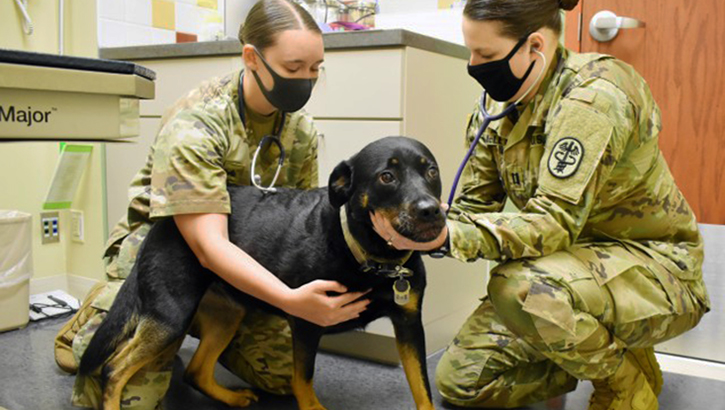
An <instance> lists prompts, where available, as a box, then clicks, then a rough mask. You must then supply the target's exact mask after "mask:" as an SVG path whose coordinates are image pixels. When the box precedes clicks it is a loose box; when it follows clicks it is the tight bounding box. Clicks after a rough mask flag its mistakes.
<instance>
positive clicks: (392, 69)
mask: <svg viewBox="0 0 725 410" xmlns="http://www.w3.org/2000/svg"><path fill="white" fill-rule="evenodd" d="M403 54H404V50H403V49H389V50H370V51H360V50H356V51H339V52H329V53H326V54H325V63H324V67H325V69H324V71H322V73H321V74H320V78H319V80H318V81H317V85H316V86H315V89H314V91H313V93H312V98H311V99H310V102H309V103H307V106H306V107H305V108H306V110H307V111H308V112H310V114H312V115H313V116H314V117H322V118H392V119H400V118H402V117H403V109H402V106H403V103H402V101H403V96H402V95H403V94H402V93H403Z"/></svg>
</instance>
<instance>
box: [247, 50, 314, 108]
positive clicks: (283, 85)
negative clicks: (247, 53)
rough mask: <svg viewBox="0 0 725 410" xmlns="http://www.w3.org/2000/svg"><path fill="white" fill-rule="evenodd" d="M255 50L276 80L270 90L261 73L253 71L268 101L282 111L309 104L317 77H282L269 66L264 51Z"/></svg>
mask: <svg viewBox="0 0 725 410" xmlns="http://www.w3.org/2000/svg"><path fill="white" fill-rule="evenodd" d="M254 51H255V52H256V53H257V55H258V56H259V58H260V59H261V60H262V63H264V66H265V67H267V71H269V74H270V75H271V76H272V79H273V80H274V88H272V89H271V90H268V89H266V88H265V87H264V84H263V83H262V80H261V79H260V78H259V74H257V72H256V71H252V74H254V79H255V80H257V85H258V86H259V89H260V90H262V94H264V97H265V98H267V101H269V103H270V104H272V105H274V106H275V107H276V108H277V109H278V110H280V111H282V112H295V111H299V110H300V109H302V107H304V106H305V104H307V101H309V99H310V96H311V95H312V89H313V88H314V87H315V83H316V82H317V79H316V78H286V77H282V76H280V75H279V74H277V72H276V71H274V70H273V69H272V67H270V66H269V63H267V60H265V59H264V57H262V53H260V52H259V51H258V50H257V49H256V48H255V49H254Z"/></svg>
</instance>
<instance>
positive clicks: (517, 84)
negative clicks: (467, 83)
mask: <svg viewBox="0 0 725 410" xmlns="http://www.w3.org/2000/svg"><path fill="white" fill-rule="evenodd" d="M529 36H530V34H529V35H526V36H524V37H523V38H522V39H521V40H519V42H518V43H517V44H516V46H514V49H513V50H511V52H510V53H509V54H508V55H507V56H506V57H504V58H503V59H501V60H496V61H491V62H488V63H484V64H479V65H470V64H469V65H468V75H470V76H471V77H473V78H474V79H475V80H476V81H478V83H479V84H481V85H482V86H483V88H484V89H485V90H486V93H487V94H488V95H489V96H490V97H491V98H493V99H494V100H496V101H499V102H505V101H509V100H510V99H512V98H513V97H514V96H515V95H516V93H518V92H519V90H520V89H521V86H522V85H523V84H524V82H525V81H526V79H527V78H529V75H530V74H531V70H533V69H534V64H536V61H532V62H531V65H530V66H529V69H528V71H526V74H525V75H524V77H523V78H521V79H519V78H516V76H515V75H514V73H513V71H511V65H510V64H509V61H510V60H511V58H512V57H513V56H514V54H516V52H517V51H519V49H520V48H521V46H523V45H524V44H525V43H526V40H528V39H529Z"/></svg>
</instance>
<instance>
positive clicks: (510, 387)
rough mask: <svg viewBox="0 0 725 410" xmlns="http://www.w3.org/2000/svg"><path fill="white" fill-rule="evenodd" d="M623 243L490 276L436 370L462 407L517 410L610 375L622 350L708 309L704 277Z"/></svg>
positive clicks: (518, 264) (519, 263) (523, 263)
mask: <svg viewBox="0 0 725 410" xmlns="http://www.w3.org/2000/svg"><path fill="white" fill-rule="evenodd" d="M642 248H643V247H641V246H635V245H630V244H624V243H612V244H596V245H593V244H590V245H578V246H574V247H572V248H569V249H568V250H565V251H560V252H556V253H554V254H552V255H548V256H545V257H542V258H538V259H524V260H516V261H511V262H507V263H504V264H502V265H499V266H497V267H496V268H495V269H493V270H492V272H491V279H490V281H489V284H488V296H487V297H485V298H483V299H482V303H481V305H480V306H479V307H478V308H477V309H476V311H474V312H473V314H472V315H471V316H470V317H469V318H468V320H467V321H466V323H465V324H464V325H463V327H462V328H461V330H460V331H459V333H458V335H457V336H456V337H455V339H454V340H453V342H452V343H451V344H450V345H449V346H448V348H447V350H446V352H445V353H444V355H443V357H442V359H441V361H440V362H439V364H438V368H437V370H436V384H437V387H438V390H439V391H440V393H441V395H442V396H443V397H444V398H445V399H446V400H447V401H448V402H451V403H453V404H456V405H459V406H464V407H493V408H510V407H520V406H524V405H528V404H531V403H535V402H539V401H543V400H546V399H549V398H553V397H556V396H559V395H561V394H564V393H567V392H569V391H572V390H574V388H575V387H576V385H577V381H578V380H596V379H601V378H605V377H607V376H610V375H612V374H613V373H614V372H615V370H616V369H617V368H618V366H619V365H620V364H621V362H622V357H623V355H624V353H625V351H626V350H627V349H636V348H646V347H651V346H653V345H655V344H656V343H659V342H662V341H665V340H667V339H670V338H672V337H675V336H678V335H680V334H682V333H684V332H685V331H687V330H689V329H691V328H693V327H694V326H695V325H696V324H697V323H698V322H699V321H700V318H701V317H702V315H703V314H704V313H705V312H706V311H707V308H706V303H707V302H706V301H705V300H703V297H704V298H706V296H703V297H701V296H700V295H704V294H705V292H704V285H703V283H702V279H701V275H693V274H692V272H676V271H672V270H669V269H667V268H666V267H665V266H664V265H662V264H660V263H659V262H658V260H656V259H655V258H654V257H653V256H654V255H652V254H651V252H650V251H647V250H645V249H642Z"/></svg>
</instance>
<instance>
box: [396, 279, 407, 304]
mask: <svg viewBox="0 0 725 410" xmlns="http://www.w3.org/2000/svg"><path fill="white" fill-rule="evenodd" d="M393 293H394V298H395V303H396V304H398V305H400V306H403V305H407V304H408V302H410V281H408V279H404V278H402V277H399V278H398V280H396V281H395V283H393Z"/></svg>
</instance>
